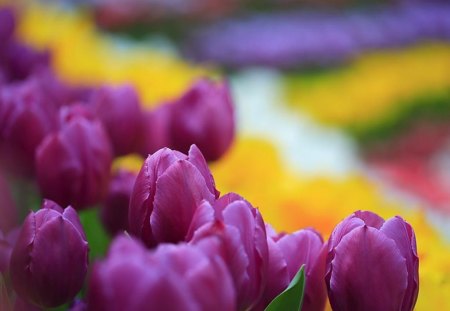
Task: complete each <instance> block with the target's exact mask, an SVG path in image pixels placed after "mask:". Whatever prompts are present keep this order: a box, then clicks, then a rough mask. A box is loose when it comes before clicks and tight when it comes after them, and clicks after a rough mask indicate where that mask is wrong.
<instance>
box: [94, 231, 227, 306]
mask: <svg viewBox="0 0 450 311" xmlns="http://www.w3.org/2000/svg"><path fill="white" fill-rule="evenodd" d="M234 301H235V291H234V288H233V283H232V281H231V277H230V275H229V273H228V270H227V268H226V266H225V264H224V262H223V261H222V259H221V258H220V257H219V256H213V257H209V256H207V255H206V254H205V253H203V252H202V251H201V250H200V249H198V248H197V247H195V246H193V245H187V244H178V245H169V244H165V245H160V246H159V247H158V248H157V249H156V250H155V251H148V250H146V249H145V247H144V246H143V245H141V244H140V243H139V242H137V241H134V240H132V239H131V238H130V237H126V236H119V237H116V239H115V240H114V241H113V243H112V245H111V247H110V250H109V252H108V256H107V258H106V259H104V260H103V261H101V262H98V263H96V264H95V265H94V267H93V269H92V275H91V278H90V280H89V288H88V294H87V304H88V310H95V311H102V310H108V311H116V310H117V311H121V310H148V309H149V308H151V309H153V310H186V311H189V310H205V311H208V310H224V311H226V310H230V311H234V310H235V304H234Z"/></svg>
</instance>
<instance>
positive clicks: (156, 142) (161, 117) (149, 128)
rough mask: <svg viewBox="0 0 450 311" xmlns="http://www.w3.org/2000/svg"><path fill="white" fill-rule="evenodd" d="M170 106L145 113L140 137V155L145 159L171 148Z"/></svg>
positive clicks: (163, 106) (162, 106)
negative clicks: (165, 148) (161, 150)
mask: <svg viewBox="0 0 450 311" xmlns="http://www.w3.org/2000/svg"><path fill="white" fill-rule="evenodd" d="M170 118H171V109H170V106H169V105H165V104H164V105H161V106H159V107H157V108H156V109H154V110H150V111H145V112H144V114H143V118H142V125H141V131H140V137H139V144H138V149H139V153H140V154H141V155H143V156H144V157H147V156H148V155H149V154H152V153H155V152H156V151H158V150H159V149H161V148H164V147H169V146H171V141H170Z"/></svg>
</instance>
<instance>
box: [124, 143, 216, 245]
mask: <svg viewBox="0 0 450 311" xmlns="http://www.w3.org/2000/svg"><path fill="white" fill-rule="evenodd" d="M217 196H218V192H217V190H216V189H215V185H214V179H213V177H212V175H211V172H210V171H209V168H208V165H207V164H206V162H205V159H204V158H203V155H202V153H201V152H200V150H199V149H198V148H197V147H196V146H195V145H193V146H191V148H190V149H189V153H188V155H187V156H186V155H185V154H183V153H180V152H178V151H172V150H170V149H168V148H164V149H161V150H159V151H157V152H155V153H154V154H153V155H150V156H149V157H148V158H147V159H146V160H145V162H144V165H143V167H142V169H141V171H140V172H139V175H138V177H137V179H136V183H135V186H134V190H133V193H132V195H131V200H130V210H129V214H128V216H129V230H130V232H131V233H132V234H134V235H136V236H137V237H139V238H141V239H142V240H143V241H144V242H145V243H146V244H147V245H148V246H155V245H157V244H158V243H161V242H173V243H176V242H180V241H184V240H185V238H186V235H187V233H188V230H189V227H190V224H191V220H192V217H193V215H194V213H195V212H196V210H197V206H198V205H199V204H200V203H201V202H202V201H203V200H206V201H208V202H211V203H212V202H214V200H215V199H216V197H217Z"/></svg>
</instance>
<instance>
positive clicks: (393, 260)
mask: <svg viewBox="0 0 450 311" xmlns="http://www.w3.org/2000/svg"><path fill="white" fill-rule="evenodd" d="M418 269H419V259H418V257H417V247H416V240H415V235H414V230H413V228H412V227H411V226H410V225H409V224H408V223H407V222H405V221H404V220H403V219H402V218H400V217H398V216H397V217H393V218H390V219H388V220H387V221H384V220H383V219H382V218H381V217H379V216H378V215H376V214H374V213H372V212H365V211H358V212H355V213H354V214H352V215H351V216H349V217H348V218H346V219H344V220H343V221H342V222H341V223H340V224H338V225H337V226H336V228H335V229H334V231H333V233H332V234H331V236H330V239H329V241H328V255H327V268H326V282H327V287H328V295H329V298H330V303H331V306H332V308H333V310H337V311H340V310H352V311H358V310H366V311H371V310H374V311H375V310H386V311H389V310H401V311H410V310H413V308H414V305H415V303H416V300H417V294H418V291H419V279H418Z"/></svg>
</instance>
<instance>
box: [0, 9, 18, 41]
mask: <svg viewBox="0 0 450 311" xmlns="http://www.w3.org/2000/svg"><path fill="white" fill-rule="evenodd" d="M15 23H16V21H15V18H14V13H13V11H12V10H11V9H10V8H0V42H2V43H3V44H4V43H6V42H7V41H9V40H10V39H11V37H12V35H13V32H14V28H15Z"/></svg>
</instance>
